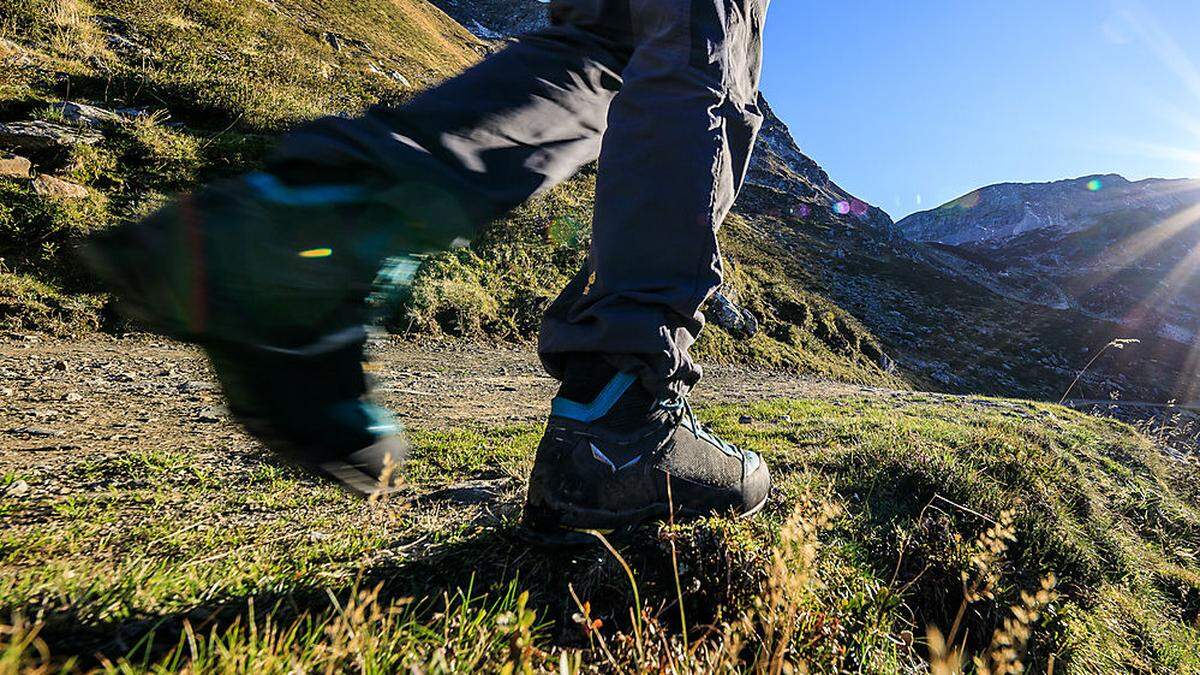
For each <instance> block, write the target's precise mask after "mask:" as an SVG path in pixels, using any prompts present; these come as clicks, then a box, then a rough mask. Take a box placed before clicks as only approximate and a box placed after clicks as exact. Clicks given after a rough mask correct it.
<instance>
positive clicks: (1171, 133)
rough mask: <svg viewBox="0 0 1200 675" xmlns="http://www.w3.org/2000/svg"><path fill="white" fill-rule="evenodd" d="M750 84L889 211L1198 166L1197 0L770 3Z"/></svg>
mask: <svg viewBox="0 0 1200 675" xmlns="http://www.w3.org/2000/svg"><path fill="white" fill-rule="evenodd" d="M766 51H767V54H766V58H767V62H766V69H765V73H764V79H763V88H764V90H765V92H766V94H767V97H768V99H769V100H770V101H771V103H772V105H773V106H774V107H775V109H776V112H777V113H778V114H779V115H780V117H782V118H783V120H784V121H785V122H787V124H788V125H789V126H790V127H791V129H792V133H793V135H795V137H796V140H797V141H798V142H799V144H800V147H801V148H802V149H803V150H804V152H805V153H807V154H808V155H809V156H811V157H812V158H813V159H815V160H816V161H817V162H819V163H820V164H821V165H822V166H823V167H824V168H825V169H826V170H827V171H828V172H829V174H830V175H831V176H832V177H833V179H834V180H835V181H837V182H838V183H839V184H840V185H841V186H842V187H844V188H846V189H847V190H849V191H850V192H852V193H854V194H855V195H857V196H858V197H860V198H862V199H865V200H867V201H870V202H871V203H872V204H876V205H878V206H880V207H881V208H883V209H884V210H886V211H888V213H890V214H891V215H892V216H893V217H894V218H896V219H899V218H901V217H903V216H905V215H907V214H909V213H912V212H914V211H918V210H923V209H928V208H932V207H935V206H937V205H939V204H942V203H944V202H947V201H949V200H951V199H954V198H955V197H958V196H960V195H962V194H964V193H966V192H969V191H971V190H972V189H974V188H977V187H981V186H983V185H989V184H992V183H998V182H1006V181H1020V182H1025V181H1046V180H1057V179H1060V178H1073V177H1077V176H1083V175H1088V174H1093V173H1110V172H1111V173H1120V174H1122V175H1125V176H1126V177H1127V178H1130V179H1141V178H1147V177H1152V176H1155V177H1169V178H1175V177H1200V0H1091V1H1090V2H1085V1H1082V0H908V1H901V0H838V1H835V2H815V1H814V0H774V2H773V3H772V4H771V9H770V18H769V21H768V27H767V46H766Z"/></svg>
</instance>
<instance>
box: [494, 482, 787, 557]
mask: <svg viewBox="0 0 1200 675" xmlns="http://www.w3.org/2000/svg"><path fill="white" fill-rule="evenodd" d="M770 499H771V495H770V492H768V493H767V495H766V496H765V497H763V498H762V501H760V502H759V503H757V504H755V505H754V506H753V507H751V508H749V509H747V510H746V511H743V512H742V513H739V514H738V515H737V516H736V519H737V520H747V519H750V518H753V517H754V516H756V515H758V514H759V513H760V512H761V511H762V510H763V508H765V507H766V505H767V502H768V501H770ZM707 515H711V512H702V511H695V510H692V509H680V510H679V511H677V512H676V513H675V518H676V520H682V521H687V520H695V519H697V518H703V517H704V516H707ZM618 517H619V518H621V519H622V520H626V521H627V522H626V524H625V525H622V526H621V527H619V528H616V529H588V528H577V529H573V528H559V529H556V530H537V529H534V528H531V527H527V526H526V525H524V524H522V525H520V526H519V527H517V531H516V535H517V538H518V539H520V540H521V541H523V542H525V543H527V544H531V545H533V546H537V547H539V548H548V549H572V548H591V547H595V546H599V545H600V539H599V537H597V536H596V534H593V533H598V534H600V535H602V536H603V537H604V538H605V539H606V540H608V541H609V542H610V543H611V542H613V541H626V540H628V539H629V538H630V537H631V536H632V535H633V534H634V533H635V532H637V530H639V529H641V527H642V526H643V525H645V524H647V523H650V522H662V521H665V520H668V519H670V517H671V511H670V506H669V505H667V504H656V505H654V506H651V507H647V508H645V509H641V510H638V511H631V512H628V514H624V513H623V514H619V515H618Z"/></svg>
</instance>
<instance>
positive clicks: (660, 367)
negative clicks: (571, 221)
mask: <svg viewBox="0 0 1200 675" xmlns="http://www.w3.org/2000/svg"><path fill="white" fill-rule="evenodd" d="M766 4H767V2H766V0H695V1H691V2H689V1H684V0H666V1H663V0H656V1H653V2H651V1H650V0H632V1H631V9H632V14H633V17H632V18H633V26H634V31H635V39H636V40H637V47H636V49H635V51H634V54H633V56H632V58H631V60H630V63H629V65H628V67H627V68H626V70H625V85H624V87H623V88H622V90H621V92H620V93H619V94H618V95H617V97H616V100H615V101H614V102H613V105H612V109H611V112H610V114H609V129H608V133H607V134H606V135H605V138H604V144H603V149H602V151H601V155H600V176H599V180H598V184H597V195H596V219H595V226H594V233H593V237H594V239H593V246H592V251H591V257H590V261H589V265H588V268H587V269H585V270H584V271H583V272H582V273H581V274H580V276H579V277H578V278H577V279H576V280H575V281H574V282H573V283H572V284H571V285H570V287H569V288H568V289H567V291H566V292H565V293H564V294H563V295H562V296H561V297H560V298H559V299H558V300H557V301H556V302H555V303H554V305H553V306H552V307H551V309H550V311H549V312H548V313H547V318H546V322H545V324H544V326H543V330H542V335H541V345H540V350H541V353H542V356H543V360H544V361H546V363H547V366H548V367H549V369H550V370H551V372H552V373H555V374H557V375H560V376H561V375H562V369H563V358H562V355H564V354H569V353H573V352H590V353H603V354H608V355H614V356H616V358H617V359H618V360H619V361H621V362H622V363H623V364H626V365H629V364H632V365H634V366H636V367H637V368H638V370H639V374H640V375H641V376H642V379H643V381H644V382H646V383H647V384H648V385H649V386H651V387H652V388H656V387H660V386H661V385H664V384H665V385H667V386H668V388H670V389H673V390H674V391H676V392H680V391H682V390H684V389H686V388H687V387H690V386H691V385H692V384H694V383H695V382H696V380H698V379H699V374H700V371H699V368H698V367H697V366H695V365H694V364H693V363H692V362H691V360H690V359H689V357H688V355H687V350H688V348H689V347H690V346H691V344H692V343H693V342H694V341H695V338H696V336H697V334H698V333H699V331H700V329H701V328H702V327H703V323H704V317H703V315H702V314H701V313H700V312H699V307H700V305H701V304H702V303H703V302H704V300H705V299H706V298H707V297H708V295H709V294H710V293H711V292H712V291H713V290H714V289H715V288H717V286H719V285H720V283H721V260H720V252H719V250H718V246H717V238H716V234H717V229H718V228H719V227H720V224H721V222H722V221H723V220H724V218H725V216H726V215H727V214H728V212H729V209H730V208H731V207H732V205H733V201H734V198H735V197H736V195H737V192H738V190H739V189H740V187H741V184H742V181H743V179H744V177H745V173H746V169H747V165H748V161H749V155H750V150H751V148H752V147H753V143H754V139H755V136H756V134H757V132H758V129H759V127H760V126H761V123H762V117H761V114H760V113H759V110H758V107H757V105H756V103H757V96H758V81H759V70H760V66H761V49H762V42H761V36H762V26H763V21H764V19H765V13H766ZM631 355H632V356H631ZM622 367H625V365H623V366H622Z"/></svg>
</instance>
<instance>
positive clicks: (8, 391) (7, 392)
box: [0, 387, 16, 397]
mask: <svg viewBox="0 0 1200 675" xmlns="http://www.w3.org/2000/svg"><path fill="white" fill-rule="evenodd" d="M15 393H16V392H15V391H14V390H13V388H12V387H3V388H0V396H6V397H7V396H12V395H13V394H15Z"/></svg>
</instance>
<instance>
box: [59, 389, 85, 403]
mask: <svg viewBox="0 0 1200 675" xmlns="http://www.w3.org/2000/svg"><path fill="white" fill-rule="evenodd" d="M63 400H64V401H66V402H67V403H76V402H78V401H82V400H83V396H81V395H80V394H77V393H75V392H73V391H71V392H67V394H66V395H65V396H63Z"/></svg>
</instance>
